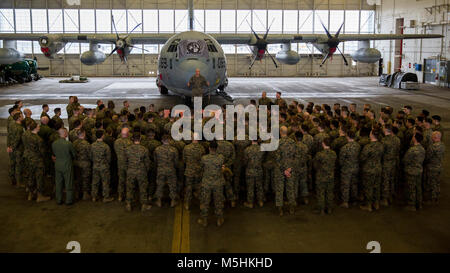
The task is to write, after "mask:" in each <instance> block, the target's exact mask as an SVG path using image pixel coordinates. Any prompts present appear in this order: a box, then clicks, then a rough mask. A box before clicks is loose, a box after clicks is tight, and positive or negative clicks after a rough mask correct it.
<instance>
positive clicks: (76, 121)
mask: <svg viewBox="0 0 450 273" xmlns="http://www.w3.org/2000/svg"><path fill="white" fill-rule="evenodd" d="M80 125H81V121H80V120H79V119H76V120H75V121H74V122H73V127H74V128H77V127H78V126H80Z"/></svg>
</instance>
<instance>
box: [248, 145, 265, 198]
mask: <svg viewBox="0 0 450 273" xmlns="http://www.w3.org/2000/svg"><path fill="white" fill-rule="evenodd" d="M264 155H265V152H262V151H261V147H260V146H259V145H257V144H251V145H250V146H248V147H247V148H245V150H244V157H243V160H244V161H245V162H246V164H247V168H246V170H245V176H246V182H247V202H248V203H253V201H254V197H255V186H256V198H257V199H258V202H263V201H264V189H263V181H262V179H263V170H262V163H263V160H264Z"/></svg>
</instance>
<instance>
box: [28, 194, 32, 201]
mask: <svg viewBox="0 0 450 273" xmlns="http://www.w3.org/2000/svg"><path fill="white" fill-rule="evenodd" d="M32 200H33V193H32V192H28V201H32Z"/></svg>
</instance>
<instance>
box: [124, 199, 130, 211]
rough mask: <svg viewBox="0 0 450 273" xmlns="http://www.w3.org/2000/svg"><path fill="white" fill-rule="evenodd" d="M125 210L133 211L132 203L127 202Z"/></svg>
mask: <svg viewBox="0 0 450 273" xmlns="http://www.w3.org/2000/svg"><path fill="white" fill-rule="evenodd" d="M125 209H126V210H127V211H131V203H130V202H128V201H127V204H126V205H125Z"/></svg>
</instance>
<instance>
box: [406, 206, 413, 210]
mask: <svg viewBox="0 0 450 273" xmlns="http://www.w3.org/2000/svg"><path fill="white" fill-rule="evenodd" d="M405 210H407V211H416V207H415V206H406V207H405Z"/></svg>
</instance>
